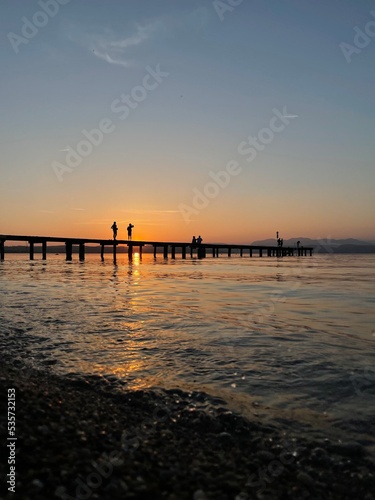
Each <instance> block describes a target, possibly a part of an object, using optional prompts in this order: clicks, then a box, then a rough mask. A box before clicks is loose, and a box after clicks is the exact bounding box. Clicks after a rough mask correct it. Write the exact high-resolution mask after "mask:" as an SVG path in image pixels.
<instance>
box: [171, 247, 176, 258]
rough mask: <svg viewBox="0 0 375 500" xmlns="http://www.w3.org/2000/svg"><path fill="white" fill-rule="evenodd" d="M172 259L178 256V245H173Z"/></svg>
mask: <svg viewBox="0 0 375 500" xmlns="http://www.w3.org/2000/svg"><path fill="white" fill-rule="evenodd" d="M171 254H172V259H175V258H176V247H175V246H172V252H171Z"/></svg>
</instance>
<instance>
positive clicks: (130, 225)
mask: <svg viewBox="0 0 375 500" xmlns="http://www.w3.org/2000/svg"><path fill="white" fill-rule="evenodd" d="M133 227H134V226H133V224H130V222H129V225H128V227H127V228H126V229H127V230H128V240H131V239H132V229H133Z"/></svg>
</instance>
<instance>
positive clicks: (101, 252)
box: [100, 243, 104, 262]
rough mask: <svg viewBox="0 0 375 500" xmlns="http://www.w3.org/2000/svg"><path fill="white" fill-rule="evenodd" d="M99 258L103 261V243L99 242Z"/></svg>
mask: <svg viewBox="0 0 375 500" xmlns="http://www.w3.org/2000/svg"><path fill="white" fill-rule="evenodd" d="M100 258H101V261H102V262H104V244H103V243H101V245H100Z"/></svg>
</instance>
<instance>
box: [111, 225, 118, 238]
mask: <svg viewBox="0 0 375 500" xmlns="http://www.w3.org/2000/svg"><path fill="white" fill-rule="evenodd" d="M111 229H112V231H113V239H114V240H115V239H116V238H117V231H118V227H117V224H116V221H115V222H114V223H113V224H112V226H111Z"/></svg>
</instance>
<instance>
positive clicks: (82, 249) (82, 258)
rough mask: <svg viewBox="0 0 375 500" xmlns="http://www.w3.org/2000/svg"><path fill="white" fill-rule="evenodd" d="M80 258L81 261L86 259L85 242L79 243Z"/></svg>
mask: <svg viewBox="0 0 375 500" xmlns="http://www.w3.org/2000/svg"><path fill="white" fill-rule="evenodd" d="M79 260H80V261H84V260H85V244H84V243H80V244H79Z"/></svg>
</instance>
